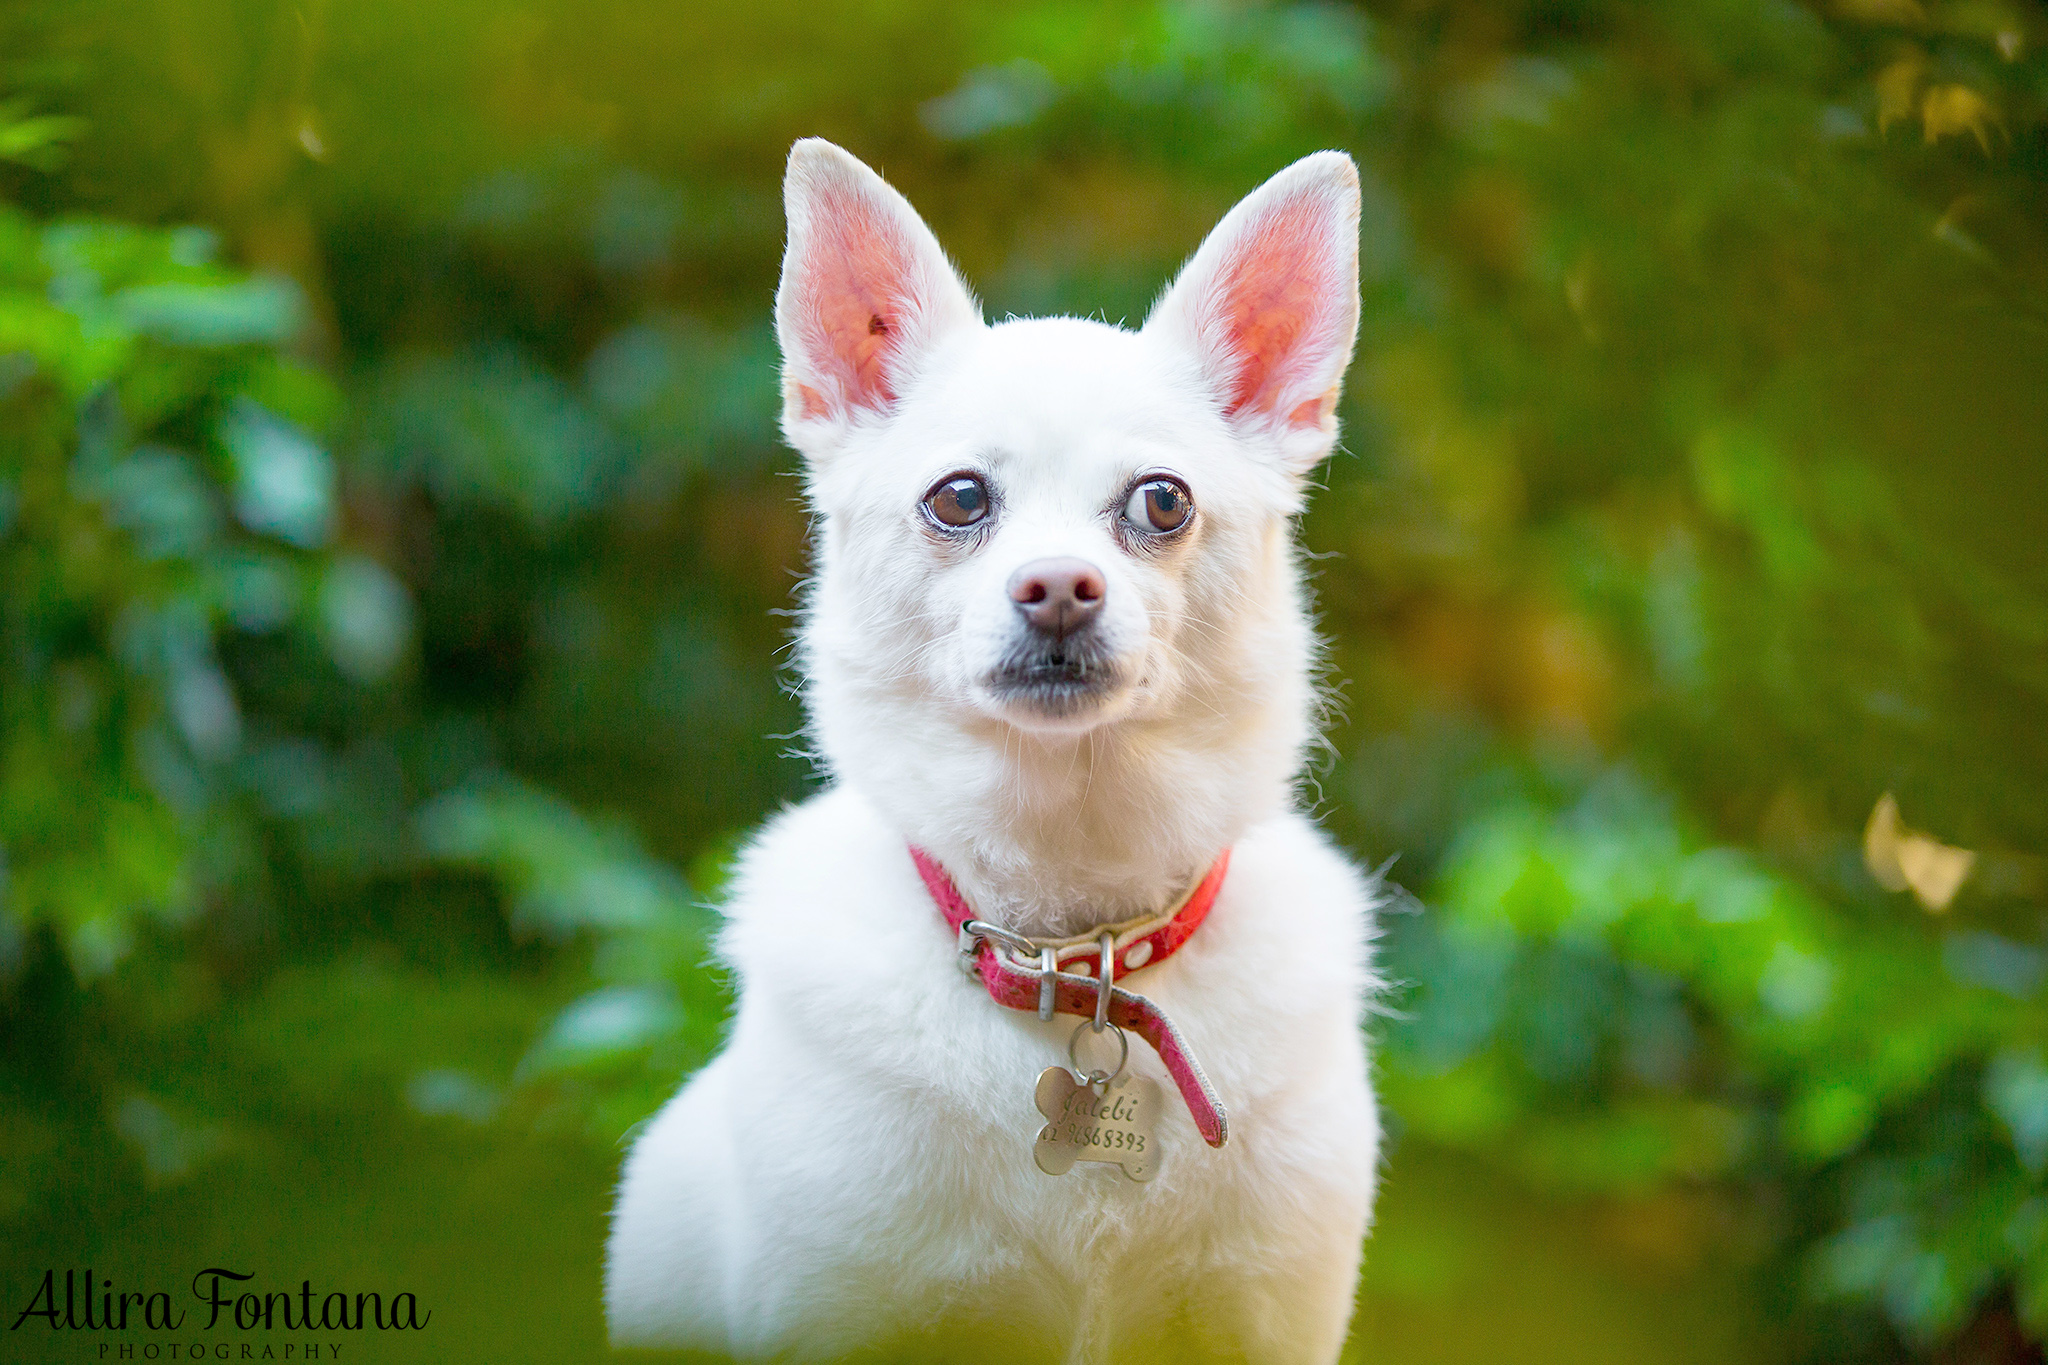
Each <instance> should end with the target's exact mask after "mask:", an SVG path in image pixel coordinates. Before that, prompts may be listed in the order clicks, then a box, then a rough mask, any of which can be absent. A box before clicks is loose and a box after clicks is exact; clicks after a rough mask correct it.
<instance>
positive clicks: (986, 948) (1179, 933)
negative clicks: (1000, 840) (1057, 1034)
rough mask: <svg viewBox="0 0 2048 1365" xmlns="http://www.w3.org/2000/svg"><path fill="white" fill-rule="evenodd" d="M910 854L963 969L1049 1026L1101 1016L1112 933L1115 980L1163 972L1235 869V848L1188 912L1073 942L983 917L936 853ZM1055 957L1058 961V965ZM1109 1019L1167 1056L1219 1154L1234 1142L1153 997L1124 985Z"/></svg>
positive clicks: (1113, 993) (1184, 905)
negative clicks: (1143, 971) (1104, 946)
mask: <svg viewBox="0 0 2048 1365" xmlns="http://www.w3.org/2000/svg"><path fill="white" fill-rule="evenodd" d="M910 857H911V861H913V862H915V863H916V864H917V873H918V875H919V876H920V877H922V878H923V879H924V884H925V889H926V890H927V891H929V892H931V897H932V900H933V901H934V902H936V903H937V905H938V907H939V913H941V914H942V915H944V916H945V917H946V924H947V925H948V927H950V928H951V929H952V930H953V931H954V932H955V933H956V934H957V935H958V936H959V939H960V956H961V965H962V966H963V967H965V968H966V969H967V970H968V971H969V972H970V973H972V974H974V975H978V976H980V978H981V981H982V984H983V985H984V986H986V987H987V988H988V993H989V996H990V998H992V999H993V1000H994V1001H995V1002H996V1003H997V1004H999V1005H1007V1006H1009V1007H1010V1008H1011V1009H1016V1010H1037V1011H1038V1012H1039V1017H1040V1018H1044V1019H1050V1018H1051V1017H1052V1016H1053V1015H1054V1014H1072V1015H1078V1016H1080V1017H1082V1018H1084V1019H1092V1018H1094V1017H1095V1014H1096V1009H1095V997H1096V994H1097V991H1098V988H1099V986H1098V982H1099V976H1100V973H1101V971H1102V961H1101V949H1100V946H1099V945H1100V943H1101V939H1102V936H1103V935H1104V934H1105V933H1107V934H1109V935H1111V936H1112V938H1111V943H1112V951H1111V960H1112V962H1113V964H1114V968H1115V973H1114V974H1115V976H1118V977H1121V976H1122V975H1123V974H1124V973H1126V972H1133V971H1137V970H1138V969H1140V968H1142V967H1150V966H1156V965H1157V964H1159V963H1161V962H1164V961H1165V960H1166V959H1167V958H1169V957H1171V956H1173V954H1174V953H1175V952H1176V951H1177V950H1178V949H1179V948H1180V946H1181V945H1182V944H1183V943H1186V942H1187V941H1188V938H1189V936H1190V935H1192V934H1193V933H1194V932H1195V930H1196V928H1197V927H1198V926H1200V924H1201V923H1202V920H1203V919H1204V918H1205V917H1206V916H1207V915H1208V913H1209V907H1210V906H1212V905H1214V904H1215V903H1216V893H1217V892H1218V891H1220V890H1221V889H1222V887H1223V874H1224V873H1225V871H1227V870H1228V869H1229V867H1230V850H1229V849H1225V850H1224V851H1223V853H1222V855H1221V856H1220V857H1218V858H1217V859H1216V862H1215V864H1214V865H1213V866H1211V867H1210V869H1209V872H1208V875H1207V876H1205V877H1203V878H1202V880H1201V882H1200V883H1198V884H1197V885H1196V887H1195V889H1194V890H1192V891H1190V892H1189V893H1188V894H1187V896H1186V897H1185V898H1184V899H1183V900H1182V901H1181V902H1180V904H1179V905H1177V906H1174V907H1173V908H1172V909H1169V910H1167V911H1165V912H1163V913H1161V914H1158V915H1152V916H1148V917H1146V918H1144V919H1136V920H1126V921H1124V922H1122V923H1120V924H1108V925H1103V926H1101V927H1100V928H1097V929H1094V930H1091V931H1090V932H1088V933H1086V934H1076V935H1073V936H1072V937H1069V938H1063V939H1029V938H1025V937H1024V936H1023V935H1021V934H1013V933H1010V932H1009V931H1008V930H1005V929H1002V928H1001V927H999V926H997V925H993V924H990V923H988V922H987V921H985V920H980V919H977V918H975V915H974V910H973V907H971V906H970V905H968V904H967V898H966V897H965V896H962V895H961V894H960V888H959V887H957V886H955V885H954V884H953V879H952V878H951V877H950V876H948V875H947V873H946V869H945V868H943V867H941V866H939V863H938V860H937V859H935V858H933V857H932V856H931V855H930V854H929V853H926V852H925V851H924V850H923V849H921V848H918V847H916V846H914V845H913V846H912V847H911V850H910ZM998 945H1000V948H999V947H998ZM1047 954H1050V955H1051V962H1050V963H1048V962H1047V960H1046V955H1047ZM1108 1017H1109V1021H1110V1022H1111V1023H1113V1024H1116V1025H1117V1026H1118V1027H1120V1028H1126V1029H1129V1030H1130V1031H1131V1032H1133V1033H1135V1034H1137V1035H1138V1036H1139V1037H1140V1038H1143V1039H1144V1040H1145V1041H1146V1042H1148V1043H1150V1044H1151V1045H1152V1048H1153V1050H1154V1051H1155V1052H1157V1053H1158V1054H1159V1059H1160V1060H1161V1061H1163V1062H1164V1063H1166V1071H1167V1074H1168V1075H1169V1076H1171V1077H1172V1078H1173V1082H1174V1084H1175V1085H1176V1086H1177V1087H1178V1088H1179V1089H1180V1093H1181V1098H1182V1099H1184V1100H1186V1101H1187V1106H1188V1112H1189V1113H1190V1114H1192V1115H1193V1116H1194V1120H1195V1127H1196V1128H1197V1129H1199V1130H1200V1131H1201V1134H1202V1139H1203V1141H1205V1142H1207V1143H1208V1144H1209V1145H1210V1146H1211V1147H1221V1146H1222V1145H1223V1143H1224V1140H1225V1138H1226V1137H1227V1135H1228V1124H1227V1119H1226V1116H1225V1114H1224V1112H1223V1105H1222V1103H1221V1102H1220V1101H1219V1100H1218V1099H1217V1098H1216V1092H1215V1091H1214V1090H1213V1089H1212V1088H1211V1087H1210V1085H1209V1078H1208V1077H1207V1076H1205V1075H1203V1074H1202V1068H1201V1066H1200V1064H1198V1063H1197V1062H1196V1061H1195V1059H1194V1055H1193V1054H1192V1053H1190V1052H1189V1051H1188V1049H1187V1046H1186V1044H1185V1043H1183V1042H1182V1041H1181V1036H1180V1031H1179V1030H1178V1029H1176V1028H1174V1026H1173V1022H1172V1021H1171V1020H1169V1019H1168V1018H1167V1017H1166V1015H1165V1014H1164V1013H1163V1012H1161V1010H1160V1009H1159V1007H1158V1006H1157V1005H1155V1004H1153V1003H1152V1002H1151V1001H1150V1000H1147V999H1146V998H1145V997H1144V996H1142V995H1138V994H1136V993H1134V992H1132V991H1128V990H1125V989H1124V988H1123V987H1122V986H1121V985H1117V984H1115V983H1114V982H1112V984H1111V986H1110V1005H1109V1010H1108Z"/></svg>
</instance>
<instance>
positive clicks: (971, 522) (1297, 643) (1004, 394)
mask: <svg viewBox="0 0 2048 1365" xmlns="http://www.w3.org/2000/svg"><path fill="white" fill-rule="evenodd" d="M786 194H787V201H788V211H789V246H788V252H787V254H786V256H785V257H784V260H783V274H782V285H781V289H780V291H779V292H778V294H777V296H776V322H777V326H778V329H779V333H780V338H781V343H782V353H783V381H782V392H783V416H782V422H783V430H784V432H785V434H786V435H787V436H788V438H789V440H790V442H791V443H792V444H793V445H794V446H796V447H797V449H798V450H800V451H801V452H802V453H803V454H804V456H805V457H806V461H807V466H808V477H809V487H810V494H811V498H812V501H813V504H814V506H815V508H816V510H817V511H818V513H819V514H820V515H821V518H822V533H823V542H822V545H821V547H820V558H819V566H818V569H819V574H818V580H817V584H816V587H815V593H814V597H813V601H812V608H811V612H810V614H809V620H808V624H807V626H806V636H805V652H806V659H807V664H808V667H809V670H810V672H811V675H812V677H811V682H812V687H813V695H814V698H815V697H816V694H817V690H818V689H819V688H821V687H822V688H825V689H827V690H831V689H835V688H837V689H844V688H852V689H854V690H855V691H857V692H858V693H859V694H860V700H861V704H862V705H863V706H866V707H873V706H877V705H882V706H887V705H889V704H891V703H892V702H896V703H908V704H910V705H913V706H915V707H916V708H918V713H919V714H921V715H923V716H925V717H928V718H929V719H930V723H932V724H934V725H945V726H949V727H951V728H953V729H954V730H956V731H958V730H963V729H964V730H965V731H966V732H969V733H978V734H980V735H982V736H983V737H988V736H990V735H993V734H1000V735H1003V736H1008V735H1011V734H1014V733H1015V732H1019V731H1021V732H1026V733H1027V734H1030V735H1033V736H1036V737H1037V738H1039V739H1041V740H1055V741H1056V740H1058V739H1059V738H1060V737H1062V736H1072V735H1076V734H1083V733H1088V732H1093V731H1098V730H1100V729H1101V728H1102V727H1110V726H1120V725H1127V726H1137V727H1144V726H1146V725H1148V724H1169V723H1173V722H1175V720H1176V718H1177V717H1182V716H1183V714H1184V713H1186V712H1187V711H1188V708H1189V706H1190V698H1191V695H1192V694H1193V693H1194V692H1197V691H1199V692H1202V693H1203V696H1202V698H1201V704H1200V706H1199V707H1198V708H1197V709H1198V710H1199V711H1200V713H1201V714H1200V715H1199V716H1189V717H1187V718H1188V720H1189V723H1200V724H1208V723H1212V722H1213V720H1214V719H1215V713H1216V711H1217V700H1216V695H1214V694H1215V693H1216V689H1215V688H1214V687H1213V686H1207V685H1206V684H1213V683H1214V682H1215V681H1216V680H1218V679H1223V680H1225V681H1226V682H1228V683H1230V684H1231V685H1232V687H1235V688H1236V689H1237V693H1236V694H1237V696H1238V702H1237V703H1235V704H1236V705H1239V706H1242V705H1257V704H1259V702H1260V700H1261V698H1259V697H1257V696H1244V695H1243V689H1244V688H1245V687H1246V686H1254V687H1255V686H1256V684H1247V683H1246V682H1245V679H1246V678H1247V677H1249V676H1254V675H1260V676H1262V675H1263V674H1264V673H1266V672H1270V671H1271V670H1272V669H1274V668H1275V667H1277V668H1278V669H1279V670H1280V672H1282V673H1283V674H1284V673H1289V672H1292V673H1298V674H1302V675H1303V676H1305V673H1306V668H1307V654H1308V649H1309V646H1308V641H1307V631H1306V629H1305V627H1302V626H1301V625H1300V622H1299V617H1300V612H1299V608H1298V606H1297V604H1296V596H1295V568H1294V563H1293V558H1292V551H1291V537H1290V534H1289V527H1290V519H1291V517H1292V515H1293V513H1294V512H1295V511H1296V510H1297V509H1298V507H1299V504H1300V497H1301V490H1302V486H1303V483H1304V480H1305V478H1306V476H1307V475H1308V473H1309V472H1310V471H1311V470H1312V469H1313V467H1314V466H1315V465H1316V464H1317V462H1318V461H1320V460H1321V459H1322V458H1323V457H1324V456H1325V455H1326V454H1327V453H1328V452H1329V450H1330V447H1331V444H1332V442H1333V441H1334V440H1335V437H1336V419H1335V407H1336V399H1337V392H1338V386H1339V383H1340V382H1341V380H1342V377H1343V373H1344V370H1345V367H1346V365H1347V364H1348V362H1349V360H1350V355H1351V347H1352V340H1353V336H1354V334H1355V332H1356V329H1357V318H1358V285H1357V234H1358V203H1359V192H1358V177H1357V172H1356V169H1355V168H1354V167H1353V165H1352V163H1351V161H1350V159H1349V158H1348V157H1346V156H1344V155H1342V154H1341V153H1336V152H1321V153H1318V154H1316V155H1314V156H1310V157H1307V158H1305V159H1303V160H1301V161H1298V162H1296V163H1295V164H1294V165H1292V166H1290V167H1288V168H1287V169H1286V170H1284V171H1282V172H1281V173H1280V174H1279V175H1277V176H1275V177H1274V178H1273V179H1272V180H1270V181H1268V182H1267V183H1266V184H1265V185H1263V186H1261V187H1260V188H1259V189H1258V190H1256V191H1255V192H1254V193H1252V194H1251V195H1250V196H1249V197H1248V198H1246V199H1245V200H1244V201H1243V202H1242V203H1240V204H1239V205H1238V206H1237V207H1236V208H1235V209H1233V210H1232V211H1231V212H1230V213H1229V214H1228V215H1227V216H1226V217H1225V218H1224V219H1223V221H1222V222H1221V223H1220V224H1219V225H1218V226H1217V228H1216V229H1215V231H1214V232H1212V233H1211V234H1210V236H1209V238H1208V240H1207V241H1206V242H1205V243H1204V244H1203V245H1202V247H1201V249H1200V250H1199V251H1197V252H1196V254H1195V256H1194V257H1193V258H1192V259H1191V260H1190V261H1189V262H1188V264H1187V266H1186V268H1185V269H1184V270H1183V271H1182V272H1181V275H1180V277H1179V279H1178V280H1177V281H1176V282H1175V283H1174V284H1173V286H1172V287H1171V288H1170V289H1168V290H1167V292H1166V293H1165V295H1164V296H1163V297H1162V298H1161V299H1160V301H1159V303H1158V305H1157V306H1156V307H1155V308H1154V309H1153V311H1152V314H1151V316H1150V317H1149V318H1148V320H1147V321H1146V323H1145V325H1144V327H1143V328H1142V329H1141V330H1139V331H1136V332H1131V331H1126V330H1123V329H1122V328H1118V327H1112V326H1106V325H1103V324H1100V323H1095V322H1087V321H1081V320H1077V319H1072V318H1052V319H1020V320H1011V321H1008V322H1004V323H1001V324H1000V325H997V326H994V327H990V326H986V325H985V324H984V323H983V321H982V318H981V312H980V308H979V306H978V305H977V304H976V302H975V301H974V299H973V297H972V296H971V295H970V294H969V293H968V291H967V289H966V288H965V286H964V285H962V283H961V282H960V279H959V277H958V276H957V275H956V274H955V272H954V270H953V268H952V266H951V265H950V264H949V263H948V262H947V260H946V257H945V255H944V253H943V252H942V251H941V250H940V248H939V245H938V243H937V241H936V240H934V238H933V236H932V234H931V231H930V230H929V229H928V228H927V227H926V226H925V224H924V222H923V221H922V220H921V219H920V218H919V217H918V216H917V214H916V212H915V211H914V210H913V209H912V208H911V207H910V205H909V204H908V203H907V202H906V201H905V200H904V198H903V196H902V195H900V194H898V193H897V192H896V191H895V190H894V189H892V188H891V187H890V186H889V185H887V184H886V183H884V182H883V180H882V179H881V178H880V177H879V176H877V175H876V174H875V173H874V172H873V171H871V170H869V169H868V168H867V167H866V166H864V165H862V164H861V163H860V162H859V161H857V160H855V159H854V158H853V157H851V156H849V155H848V154H847V153H845V152H844V151H841V150H840V149H839V148H837V147H835V146H833V145H831V144H830V143H827V142H822V141H818V140H809V141H805V142H800V143H798V144H797V145H796V148H795V150H794V151H793V152H792V153H791V155H790V161H789V172H788V179H787V182H786ZM1277 618H1286V619H1284V620H1282V619H1277ZM1276 651H1277V654H1278V655H1279V656H1282V657H1275V654H1276ZM1223 690H1224V692H1225V693H1228V692H1230V691H1231V688H1230V687H1226V688H1225V689H1223ZM1298 690H1300V691H1301V692H1302V694H1303V696H1305V695H1306V687H1305V683H1304V684H1303V686H1302V687H1301V688H1300V689H1298ZM1284 700H1285V702H1286V703H1287V704H1290V705H1297V706H1301V705H1302V703H1301V700H1300V698H1297V697H1294V696H1291V695H1290V696H1289V697H1287V698H1285V699H1284ZM821 728H823V729H825V730H828V731H829V729H830V726H829V725H824V726H821ZM823 738H824V739H825V741H826V745H827V748H828V751H829V750H831V749H832V748H833V736H832V735H831V734H830V733H826V734H825V735H824V736H823ZM903 739H904V741H905V742H910V740H911V737H909V736H904V737H903ZM1007 742H1008V741H1007V739H1006V740H1005V743H1007Z"/></svg>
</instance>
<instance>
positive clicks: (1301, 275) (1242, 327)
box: [1220, 200, 1343, 426]
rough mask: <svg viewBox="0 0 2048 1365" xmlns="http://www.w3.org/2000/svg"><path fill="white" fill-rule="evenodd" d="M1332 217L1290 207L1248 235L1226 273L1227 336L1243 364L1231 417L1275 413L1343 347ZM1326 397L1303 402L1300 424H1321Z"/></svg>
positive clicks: (1297, 407)
mask: <svg viewBox="0 0 2048 1365" xmlns="http://www.w3.org/2000/svg"><path fill="white" fill-rule="evenodd" d="M1327 217H1328V215H1327V212H1324V211H1319V207H1318V206H1317V205H1314V204H1310V203H1304V202H1302V201H1299V200H1297V201H1295V202H1294V203H1291V204H1283V205H1280V206H1278V207H1276V208H1275V209H1274V210H1273V211H1272V212H1270V213H1268V214H1267V215H1266V216H1265V218H1264V219H1263V220H1262V221H1260V222H1259V223H1258V224H1257V225H1256V226H1255V227H1253V228H1252V229H1251V230H1250V231H1249V232H1248V233H1246V235H1245V237H1244V239H1243V240H1242V241H1241V242H1239V243H1238V247H1237V250H1236V251H1234V252H1233V253H1232V254H1231V257H1230V259H1229V260H1228V262H1226V263H1225V265H1224V267H1223V272H1222V274H1223V278H1222V280H1221V281H1220V283H1221V285H1222V290H1221V293H1222V297H1223V316H1222V319H1221V321H1222V323H1223V326H1224V333H1225V335H1226V336H1227V337H1228V339H1229V344H1230V349H1231V352H1232V354H1233V355H1234V356H1236V358H1237V361H1238V371H1237V386H1236V388H1235V390H1234V391H1233V392H1232V394H1231V399H1230V407H1229V411H1230V413H1231V414H1232V415H1233V416H1235V415H1236V414H1238V413H1240V412H1273V411H1275V410H1276V409H1278V408H1279V406H1280V404H1281V403H1282V402H1283V401H1284V400H1285V399H1286V398H1287V397H1288V396H1289V394H1290V393H1292V392H1293V391H1294V390H1295V389H1296V388H1297V387H1298V386H1299V385H1300V384H1301V382H1302V381H1303V380H1306V379H1308V378H1310V377H1312V376H1313V375H1315V374H1316V372H1317V371H1318V370H1319V369H1320V368H1321V367H1322V366H1323V365H1324V364H1325V363H1326V362H1327V360H1328V359H1329V352H1330V349H1331V347H1332V346H1333V345H1335V344H1337V343H1336V342H1335V341H1333V340H1332V339H1331V338H1330V337H1329V336H1327V335H1325V334H1326V333H1327V332H1328V331H1329V330H1330V327H1329V323H1330V303H1329V301H1330V300H1331V299H1332V298H1334V297H1335V296H1336V295H1337V293H1338V291H1339V290H1341V289H1342V288H1343V285H1342V283H1341V282H1340V281H1339V280H1338V278H1337V271H1336V262H1335V260H1334V259H1333V256H1332V252H1331V250H1330V229H1329V223H1328V222H1327ZM1324 407H1325V404H1324V403H1323V401H1322V395H1312V396H1310V397H1308V398H1306V399H1304V398H1301V397H1299V396H1297V397H1296V400H1295V403H1294V405H1293V406H1292V408H1291V409H1290V410H1289V411H1288V413H1287V421H1288V422H1289V423H1290V424H1291V425H1294V426H1312V425H1315V424H1316V423H1317V422H1318V421H1320V420H1321V418H1322V416H1323V414H1324Z"/></svg>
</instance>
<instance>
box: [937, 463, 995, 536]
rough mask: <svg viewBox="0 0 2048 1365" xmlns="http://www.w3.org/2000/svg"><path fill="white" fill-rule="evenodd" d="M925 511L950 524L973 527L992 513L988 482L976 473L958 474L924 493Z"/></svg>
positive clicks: (945, 523) (942, 522) (947, 524)
mask: <svg viewBox="0 0 2048 1365" xmlns="http://www.w3.org/2000/svg"><path fill="white" fill-rule="evenodd" d="M924 505H925V510H927V511H929V512H930V513H931V514H932V516H933V517H935V518H937V519H938V521H939V522H940V523H941V524H943V525H946V526H972V525H974V523H975V522H977V521H980V520H981V519H982V518H983V517H985V516H987V515H988V485H986V484H984V483H983V482H982V481H981V480H980V479H977V478H975V477H974V476H973V475H972V474H955V475H954V476H953V477H952V478H950V479H947V480H946V481H945V482H944V483H942V484H940V485H939V486H938V487H937V488H934V489H933V490H932V491H931V492H929V493H927V494H925V495H924Z"/></svg>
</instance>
